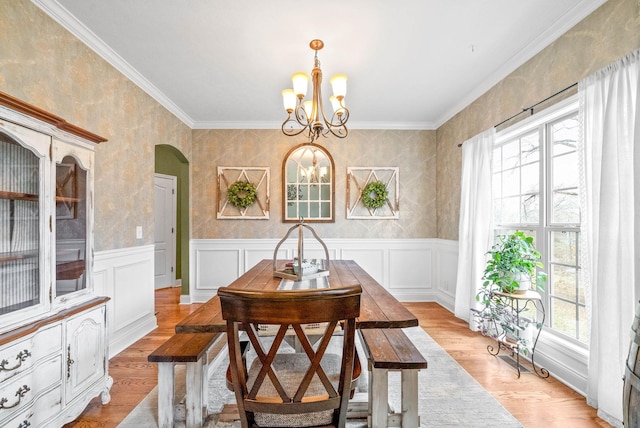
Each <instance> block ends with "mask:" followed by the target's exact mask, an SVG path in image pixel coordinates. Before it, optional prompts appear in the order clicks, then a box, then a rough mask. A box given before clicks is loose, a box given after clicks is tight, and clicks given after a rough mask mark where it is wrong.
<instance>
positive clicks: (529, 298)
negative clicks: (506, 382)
mask: <svg viewBox="0 0 640 428" xmlns="http://www.w3.org/2000/svg"><path fill="white" fill-rule="evenodd" d="M493 294H494V295H495V296H498V297H500V298H503V299H506V300H507V302H508V306H509V307H510V308H511V311H512V313H513V314H514V315H515V320H514V323H515V326H516V328H514V329H513V331H514V334H515V339H514V338H509V337H508V335H507V331H505V328H504V327H503V326H498V325H497V324H498V323H497V322H496V321H495V320H493V323H494V328H495V329H496V335H495V337H494V338H495V339H496V342H497V344H498V345H497V347H494V346H493V345H488V346H487V351H489V353H490V354H491V355H494V356H497V355H498V354H499V353H500V351H501V350H504V351H510V352H511V356H512V357H513V356H514V354H515V359H516V370H517V371H518V378H520V369H521V364H520V350H521V346H520V334H521V332H520V328H518V326H520V314H521V313H522V312H524V311H525V310H527V308H528V307H531V306H533V307H534V308H535V309H536V311H537V312H539V313H541V314H542V321H541V322H540V323H539V325H540V327H537V328H536V329H537V332H536V335H535V338H534V339H533V346H532V347H531V365H532V366H533V371H534V373H535V374H537V375H538V376H540V377H542V378H547V377H549V371H548V370H547V369H545V368H544V367H536V363H535V360H534V358H535V352H536V344H537V343H538V338H539V337H540V332H541V331H542V327H541V326H542V325H543V324H544V319H545V316H546V314H545V310H544V305H543V304H542V297H541V296H540V293H538V292H537V291H533V290H527V291H526V292H523V293H503V292H500V291H496V292H494V293H493Z"/></svg>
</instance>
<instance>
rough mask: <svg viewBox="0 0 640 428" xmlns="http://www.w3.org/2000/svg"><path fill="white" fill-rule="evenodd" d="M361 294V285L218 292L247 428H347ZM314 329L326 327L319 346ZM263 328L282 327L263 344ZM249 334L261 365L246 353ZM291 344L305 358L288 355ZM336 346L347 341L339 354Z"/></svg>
mask: <svg viewBox="0 0 640 428" xmlns="http://www.w3.org/2000/svg"><path fill="white" fill-rule="evenodd" d="M361 293H362V289H361V288H360V286H358V285H356V286H350V287H340V288H325V289H312V290H286V291H284V290H283V291H267V292H261V291H248V290H239V289H233V288H228V287H223V288H220V289H219V290H218V295H219V296H220V302H221V306H222V316H223V318H224V319H225V320H226V322H227V333H228V334H227V337H228V341H229V353H230V358H229V361H230V363H229V365H230V370H231V377H232V383H233V389H234V392H235V395H236V401H237V405H238V412H239V414H240V420H241V423H242V426H243V427H262V426H295V427H302V426H316V425H322V426H335V427H344V426H345V424H346V413H347V403H348V400H349V395H350V392H351V387H352V385H351V382H352V374H353V369H354V361H355V346H354V341H355V320H356V318H357V317H358V316H359V314H360V295H361ZM310 324H311V325H316V324H320V325H323V326H325V327H326V328H325V330H324V332H322V334H321V335H320V338H319V339H317V338H315V337H314V340H311V339H310V337H309V335H308V334H307V332H306V331H305V326H307V325H310ZM259 325H270V326H271V325H277V326H278V328H277V330H274V331H277V333H275V336H274V337H272V338H271V337H270V338H269V339H267V338H265V337H260V336H261V335H260V334H258V326H259ZM337 327H341V328H342V330H343V331H342V334H341V335H335V334H334V333H335V331H336V329H337ZM243 332H244V333H246V335H247V337H248V338H249V341H250V343H251V347H252V349H253V351H254V352H255V355H256V356H255V360H254V361H247V359H245V358H244V356H243V355H242V354H241V349H242V347H241V346H240V334H241V333H243ZM289 338H295V341H296V342H297V345H298V346H296V349H297V350H298V351H299V352H292V351H291V349H289V350H287V351H284V352H283V351H282V350H283V347H284V343H286V342H288V341H289V340H288V339H289ZM316 339H317V341H316ZM336 340H339V341H342V343H341V345H340V346H339V348H338V349H337V351H338V354H335V351H334V348H336V346H335V345H333V341H336ZM269 341H271V343H270V344H269V343H267V342H269ZM328 349H332V351H328ZM249 366H250V367H249ZM314 423H315V425H311V424H314Z"/></svg>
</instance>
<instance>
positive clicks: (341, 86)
mask: <svg viewBox="0 0 640 428" xmlns="http://www.w3.org/2000/svg"><path fill="white" fill-rule="evenodd" d="M329 83H331V88H333V95H334V96H335V97H336V98H337V99H338V100H340V101H342V99H343V98H344V97H346V96H347V75H346V74H336V75H334V76H333V77H332V78H331V79H330V80H329Z"/></svg>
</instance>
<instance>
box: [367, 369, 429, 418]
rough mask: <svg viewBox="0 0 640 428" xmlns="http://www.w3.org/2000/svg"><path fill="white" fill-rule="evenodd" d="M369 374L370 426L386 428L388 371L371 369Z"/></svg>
mask: <svg viewBox="0 0 640 428" xmlns="http://www.w3.org/2000/svg"><path fill="white" fill-rule="evenodd" d="M369 373H370V374H369V381H370V384H369V410H370V412H369V413H370V417H371V426H372V427H386V426H387V419H388V414H389V388H388V381H389V371H388V370H387V369H376V368H372V369H371V371H370V372H369ZM416 426H417V425H416Z"/></svg>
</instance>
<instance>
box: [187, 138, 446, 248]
mask: <svg viewBox="0 0 640 428" xmlns="http://www.w3.org/2000/svg"><path fill="white" fill-rule="evenodd" d="M301 142H303V140H302V139H301V138H295V137H286V136H284V135H283V134H282V132H281V131H280V130H194V131H193V161H192V163H191V166H192V207H193V216H192V218H193V223H192V236H193V238H199V239H205V238H281V237H283V236H284V234H285V233H286V232H287V230H288V229H289V228H290V227H291V226H292V224H291V223H286V224H285V223H282V162H283V159H284V157H285V155H286V154H287V152H288V151H289V150H290V149H291V148H292V147H294V146H296V145H298V144H300V143H301ZM319 144H320V145H321V146H323V147H324V148H326V149H327V150H328V151H329V153H330V154H331V156H332V157H333V161H334V163H335V170H336V177H335V183H336V189H335V204H336V206H335V217H336V221H335V223H329V224H320V223H313V224H311V226H312V227H313V228H314V229H315V230H316V232H318V234H319V235H320V237H322V238H367V237H370V238H434V237H435V235H436V192H435V189H436V175H435V171H436V168H435V167H436V151H435V148H436V147H435V131H361V130H351V131H349V136H348V137H347V138H345V139H338V138H323V139H322V140H320V141H319ZM218 166H226V167H246V166H261V167H270V171H271V182H270V190H269V193H270V197H271V201H270V202H271V203H270V205H271V206H270V216H269V219H268V220H246V219H243V220H232V219H221V220H218V219H216V212H217V207H216V192H217V184H216V183H217V181H216V180H217V167H218ZM349 166H363V167H399V168H400V172H399V176H400V218H399V219H397V220H370V219H366V220H347V219H346V174H347V167H349Z"/></svg>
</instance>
